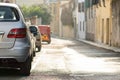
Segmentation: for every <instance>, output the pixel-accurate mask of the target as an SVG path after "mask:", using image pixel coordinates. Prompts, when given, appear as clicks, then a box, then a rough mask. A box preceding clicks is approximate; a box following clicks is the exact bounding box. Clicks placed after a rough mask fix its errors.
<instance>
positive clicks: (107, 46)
mask: <svg viewBox="0 0 120 80" xmlns="http://www.w3.org/2000/svg"><path fill="white" fill-rule="evenodd" d="M79 41H82V42H84V43H87V44H90V45H94V46H97V47H102V48H105V49H109V50H112V51H115V52H120V48H117V47H111V46H109V45H105V44H99V43H95V42H92V41H88V40H79Z"/></svg>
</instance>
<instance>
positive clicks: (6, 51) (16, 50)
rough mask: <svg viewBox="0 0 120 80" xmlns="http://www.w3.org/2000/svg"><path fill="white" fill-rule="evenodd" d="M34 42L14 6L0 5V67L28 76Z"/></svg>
mask: <svg viewBox="0 0 120 80" xmlns="http://www.w3.org/2000/svg"><path fill="white" fill-rule="evenodd" d="M33 47H34V41H33V40H32V37H31V34H30V31H29V28H27V26H26V24H25V21H24V18H23V15H22V13H21V11H20V9H19V7H18V6H17V5H16V4H10V3H0V67H11V68H18V69H20V72H21V74H22V75H29V74H30V70H31V62H32V58H33V52H34V49H33Z"/></svg>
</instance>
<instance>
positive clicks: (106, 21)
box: [95, 0, 111, 44]
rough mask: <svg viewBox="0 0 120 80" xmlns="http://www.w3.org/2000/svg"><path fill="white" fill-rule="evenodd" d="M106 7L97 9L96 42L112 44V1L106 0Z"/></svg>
mask: <svg viewBox="0 0 120 80" xmlns="http://www.w3.org/2000/svg"><path fill="white" fill-rule="evenodd" d="M105 1H106V2H105V6H103V5H101V6H99V5H98V7H96V32H95V34H96V39H95V40H96V41H97V42H100V43H104V44H110V37H111V35H110V32H111V5H110V3H111V0H105Z"/></svg>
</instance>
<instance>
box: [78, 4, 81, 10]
mask: <svg viewBox="0 0 120 80" xmlns="http://www.w3.org/2000/svg"><path fill="white" fill-rule="evenodd" d="M78 12H81V3H79V4H78Z"/></svg>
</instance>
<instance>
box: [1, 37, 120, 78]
mask: <svg viewBox="0 0 120 80" xmlns="http://www.w3.org/2000/svg"><path fill="white" fill-rule="evenodd" d="M119 62H120V53H116V52H113V51H111V50H106V49H103V48H100V47H95V46H92V45H89V44H86V43H83V42H80V41H75V40H66V39H59V38H52V42H51V44H47V43H43V46H42V51H41V52H38V53H36V57H35V58H34V61H33V63H32V70H31V75H30V76H27V77H24V76H20V75H19V71H18V70H15V69H3V68H1V69H0V80H120V63H119Z"/></svg>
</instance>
